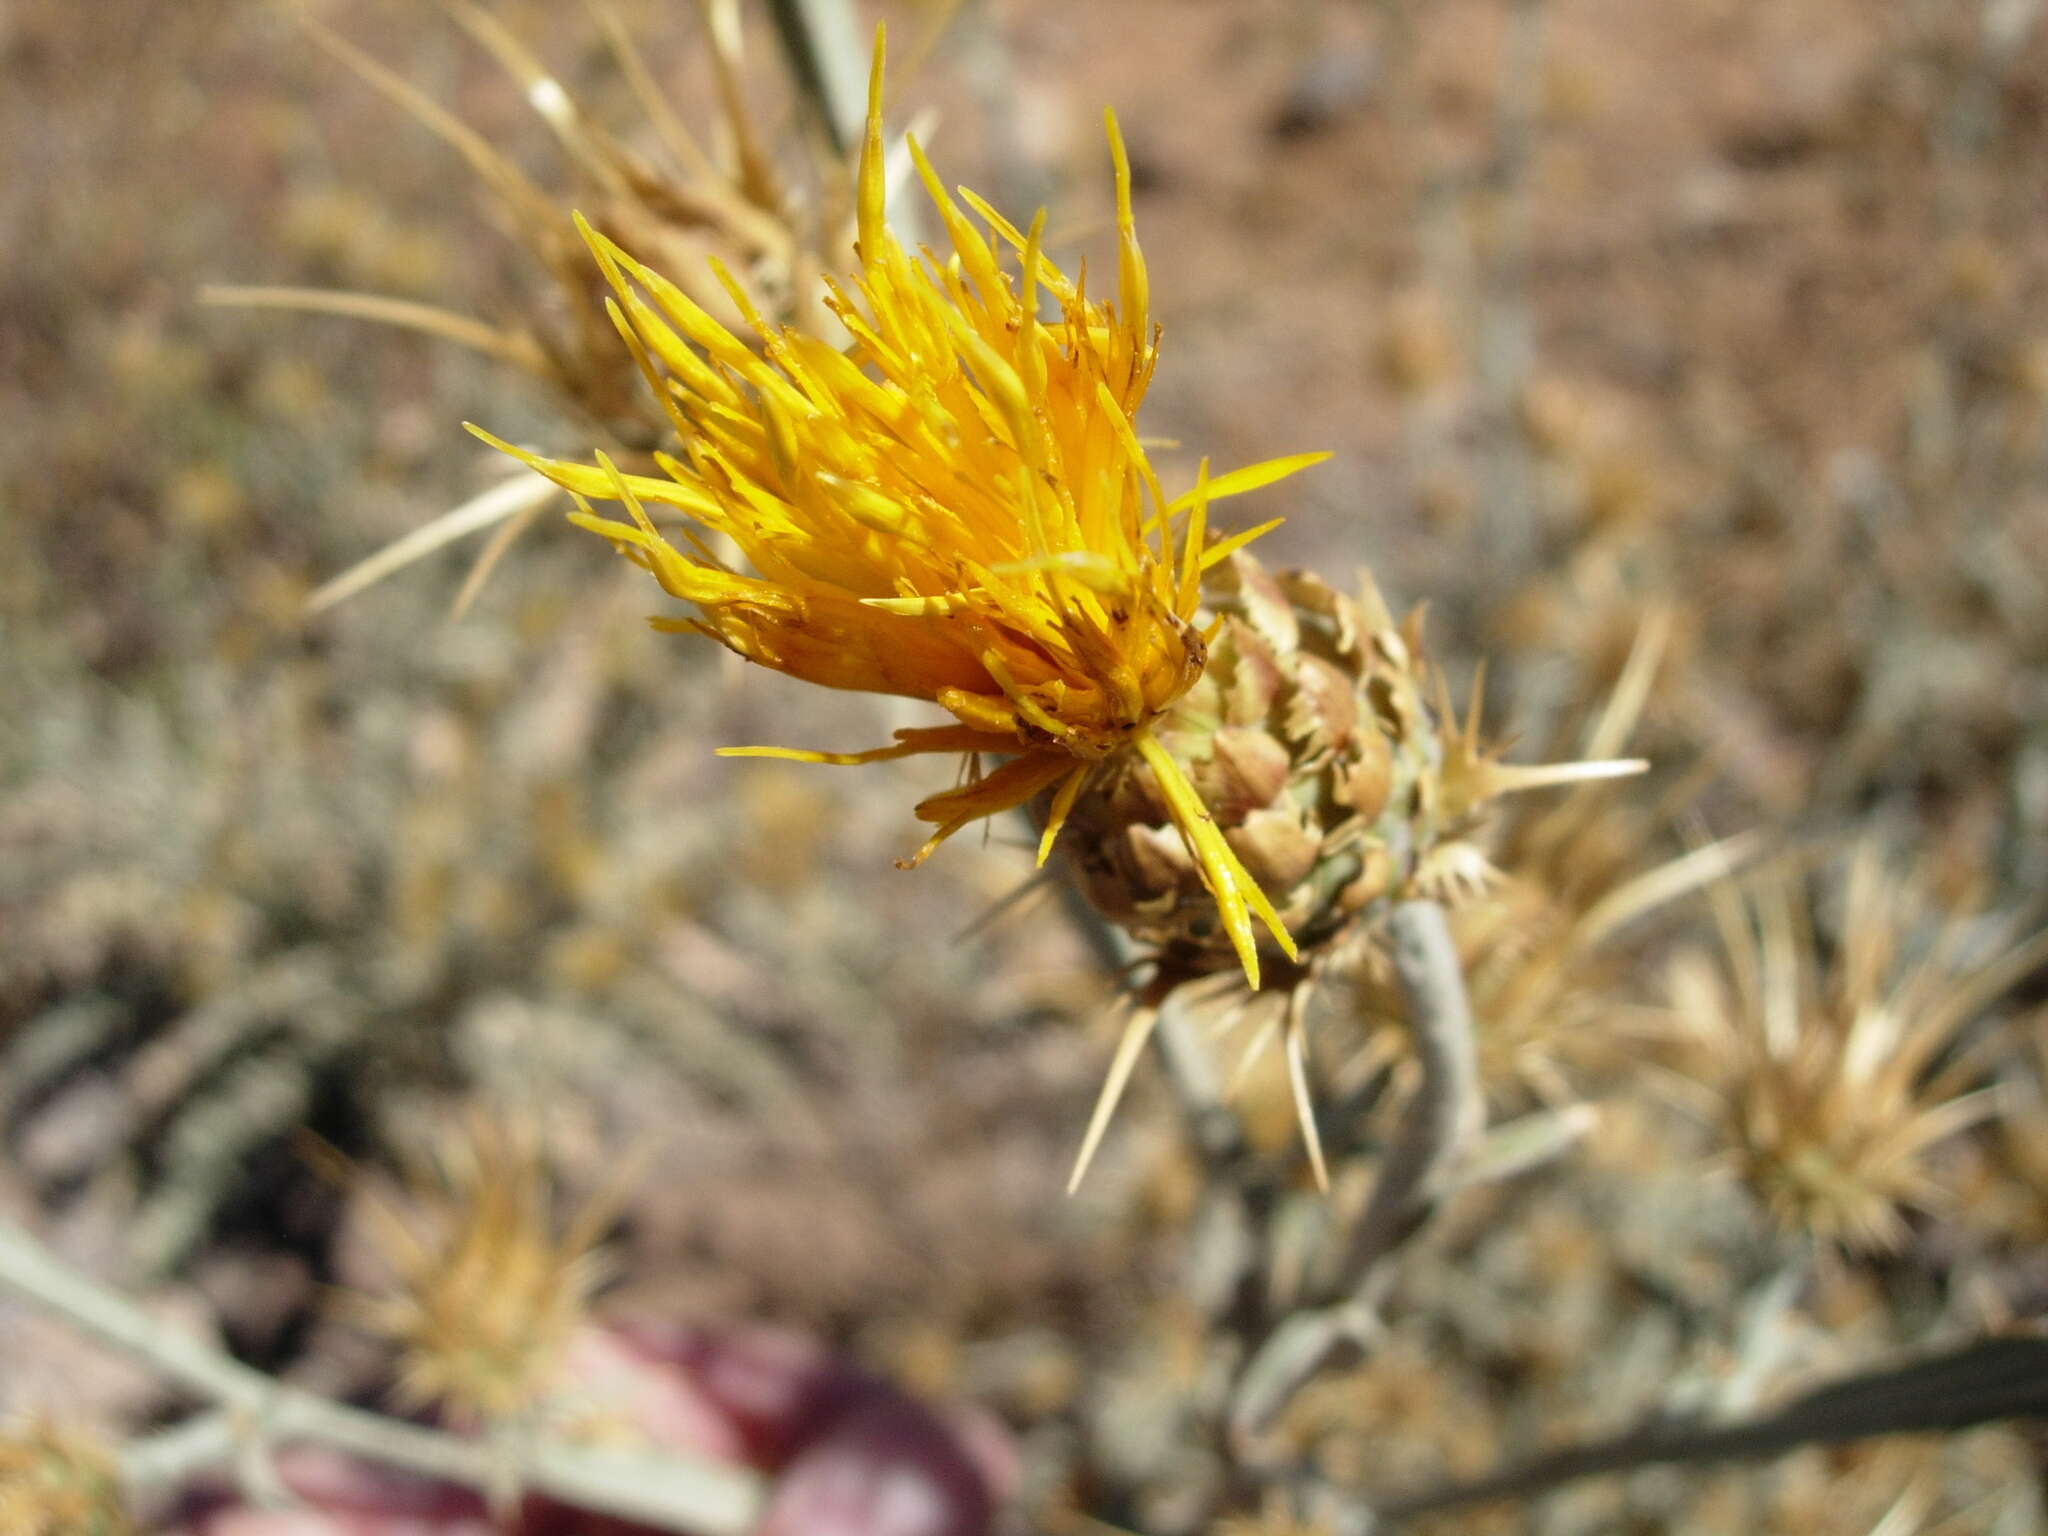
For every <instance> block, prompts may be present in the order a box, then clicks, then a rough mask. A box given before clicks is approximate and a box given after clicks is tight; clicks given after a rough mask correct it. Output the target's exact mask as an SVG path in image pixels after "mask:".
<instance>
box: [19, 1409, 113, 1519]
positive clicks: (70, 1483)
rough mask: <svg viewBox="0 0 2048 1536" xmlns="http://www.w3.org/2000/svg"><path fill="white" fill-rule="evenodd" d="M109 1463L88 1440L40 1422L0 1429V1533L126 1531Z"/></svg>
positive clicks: (111, 1467)
mask: <svg viewBox="0 0 2048 1536" xmlns="http://www.w3.org/2000/svg"><path fill="white" fill-rule="evenodd" d="M134 1529H135V1526H134V1524H133V1523H132V1522H131V1521H130V1520H129V1518H128V1515H127V1512H126V1510H125V1509H123V1507H122V1502H121V1489H120V1484H119V1482H118V1480H117V1479H116V1477H115V1475H114V1464H113V1461H112V1459H111V1458H110V1457H108V1456H107V1455H106V1453H105V1452H104V1451H102V1450H101V1449H100V1448H99V1447H98V1446H96V1445H94V1444H93V1443H91V1442H90V1441H87V1440H84V1439H81V1438H79V1437H76V1436H73V1435H67V1434H63V1433H61V1432H59V1431H58V1430H55V1429H53V1428H51V1427H50V1426H49V1425H47V1424H44V1423H42V1422H40V1421H31V1422H30V1423H27V1424H24V1425H16V1426H14V1427H13V1428H12V1429H8V1430H0V1532H5V1533H6V1536H129V1533H131V1532H132V1531H134Z"/></svg>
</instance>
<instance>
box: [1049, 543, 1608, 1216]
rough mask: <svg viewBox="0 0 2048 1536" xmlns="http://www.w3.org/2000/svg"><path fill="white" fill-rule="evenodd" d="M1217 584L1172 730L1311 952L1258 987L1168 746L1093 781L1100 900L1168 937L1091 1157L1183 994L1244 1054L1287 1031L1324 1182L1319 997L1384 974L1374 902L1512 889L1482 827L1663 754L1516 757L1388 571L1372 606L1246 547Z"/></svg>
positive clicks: (1090, 860) (1087, 807)
mask: <svg viewBox="0 0 2048 1536" xmlns="http://www.w3.org/2000/svg"><path fill="white" fill-rule="evenodd" d="M1204 591H1205V597H1206V600H1207V605H1208V611H1209V613H1210V615H1211V623H1210V626H1209V632H1210V634H1211V641H1210V647H1209V660H1208V666H1207V668H1206V670H1205V671H1204V673H1203V675H1202V677H1201V678H1200V679H1199V681H1197V682H1196V683H1195V684H1194V685H1193V686H1192V687H1190V688H1189V689H1188V690H1187V692H1186V693H1184V694H1183V695H1182V696H1181V697H1180V698H1179V699H1178V700H1176V701H1175V702H1174V704H1173V705H1172V707H1171V708H1169V709H1168V710H1166V711H1165V712H1164V713H1163V714H1162V715H1161V717H1160V719H1159V722H1158V724H1157V726H1156V727H1155V728H1154V735H1155V737H1156V738H1157V740H1158V741H1159V743H1160V744H1161V746H1162V748H1163V749H1164V751H1165V753H1166V755H1167V757H1168V759H1169V760H1170V761H1171V762H1173V763H1175V764H1178V765H1184V769H1185V774H1186V778H1187V781H1188V782H1189V783H1190V784H1191V785H1192V787H1193V790H1194V792H1195V793H1196V794H1197V795H1198V796H1199V797H1200V799H1201V801H1202V803H1203V805H1204V806H1205V807H1206V810H1207V813H1208V814H1209V815H1210V816H1211V817H1212V818H1213V824H1214V827H1215V828H1216V830H1217V831H1218V832H1219V833H1220V835H1221V841H1222V842H1223V844H1224V846H1225V847H1226V848H1228V849H1229V850H1230V851H1231V852H1232V853H1233V854H1234V855H1235V856H1236V857H1237V858H1238V859H1239V860H1240V862H1241V863H1242V865H1243V867H1244V868H1245V869H1246V870H1247V871H1248V872H1249V874H1250V875H1251V877H1252V878H1253V879H1254V880H1256V881H1257V882H1258V883H1259V885H1260V886H1261V887H1262V888H1263V889H1264V890H1265V891H1266V892H1267V894H1268V895H1269V897H1270V898H1271V900H1272V903H1273V905H1274V907H1275V908H1276V909H1277V911H1278V912H1279V915H1280V917H1281V919H1282V921H1283V922H1284V924H1285V925H1286V927H1287V929H1288V930H1289V931H1291V932H1292V933H1293V934H1294V935H1295V936H1296V937H1297V939H1298V940H1299V941H1300V944H1299V953H1298V954H1288V955H1286V956H1284V957H1283V956H1268V957H1267V960H1268V962H1269V968H1272V967H1276V966H1277V967H1279V969H1277V970H1276V971H1275V979H1276V981H1277V982H1278V985H1275V986H1272V987H1269V988H1267V990H1266V991H1265V992H1264V993H1260V994H1257V995H1252V994H1248V993H1247V992H1245V991H1244V989H1243V988H1242V987H1241V986H1240V985H1239V984H1238V983H1237V980H1236V977H1235V974H1234V973H1233V971H1232V970H1231V969H1230V962H1231V954H1232V949H1231V943H1230V941H1231V938H1232V936H1231V935H1230V934H1228V933H1227V931H1226V930H1224V928H1223V927H1222V925H1221V924H1220V923H1219V922H1218V919H1217V913H1216V908H1215V904H1214V903H1213V902H1212V901H1211V900H1209V897H1208V876H1207V873H1206V871H1205V870H1204V869H1203V867H1202V865H1201V863H1200V862H1199V861H1198V859H1197V858H1196V857H1195V856H1194V853H1193V851H1192V850H1191V849H1190V848H1189V847H1188V846H1187V842H1186V840H1185V839H1184V838H1183V836H1182V835H1181V830H1180V826H1179V824H1178V822H1177V820H1176V818H1175V814H1174V795H1175V793H1176V789H1175V787H1174V786H1173V785H1171V784H1169V783H1168V782H1167V781H1166V780H1165V779H1163V778H1162V777H1161V776H1160V775H1158V774H1157V773H1156V771H1155V769H1154V766H1153V763H1152V761H1151V759H1150V758H1140V759H1137V760H1135V761H1134V760H1130V759H1125V760H1122V761H1119V762H1114V763H1110V764H1107V765H1105V766H1104V767H1103V768H1102V769H1101V770H1100V771H1099V772H1097V773H1096V774H1095V775H1093V776H1092V777H1091V779H1090V781H1089V783H1088V785H1087V788H1086V789H1085V791H1084V792H1083V793H1082V794H1081V795H1080V796H1079V798H1078V799H1077V800H1076V801H1075V802H1074V804H1073V805H1072V807H1071V812H1070V821H1069V825H1070V826H1071V827H1072V828H1073V829H1074V832H1075V833H1076V834H1077V835H1075V836H1074V837H1073V838H1072V847H1073V851H1074V857H1075V860H1076V863H1077V864H1078V866H1079V869H1080V873H1081V877H1082V880H1083V883H1084V887H1085V889H1086V890H1087V892H1088V894H1089V897H1090V899H1091V900H1092V901H1093V902H1094V904H1095V905H1096V907H1097V908H1098V909H1099V910H1100V911H1101V912H1102V913H1103V914H1104V915H1105V916H1106V917H1108V918H1110V919H1111V920H1112V921H1114V922H1116V923H1118V924H1119V925H1121V926H1123V927H1124V928H1126V929H1128V930H1129V931H1130V932H1131V933H1132V934H1133V935H1134V936H1135V937H1137V938H1138V939H1140V940H1141V941H1143V942H1145V943H1146V944H1148V945H1149V946H1151V949H1152V951H1153V958H1154V960H1155V962H1156V968H1157V975H1156V979H1155V981H1154V982H1153V984H1152V986H1151V987H1150V988H1149V989H1148V993H1147V999H1146V1002H1145V1004H1144V1005H1143V1006H1140V1007H1139V1008H1138V1009H1137V1010H1136V1011H1135V1012H1134V1013H1133V1015H1132V1017H1131V1020H1130V1022H1129V1025H1128V1026H1127V1029H1126V1033H1125V1036H1124V1040H1123V1043H1122V1045H1121V1047H1120V1048H1119V1050H1118V1053H1117V1057H1116V1061H1115V1065H1114V1066H1113V1068H1112V1070H1111V1073H1110V1078H1109V1082H1108V1085H1107V1087H1106V1088H1105V1090H1104V1094H1103V1098H1102V1100H1101V1102H1100V1103H1099V1105H1098V1107H1097V1112H1096V1118H1095V1122H1094V1125H1093V1126H1092V1127H1091V1130H1090V1133H1089V1136H1088V1139H1087V1141H1086V1143H1085V1145H1084V1150H1083V1154H1082V1161H1083V1163H1084V1164H1085V1162H1086V1160H1087V1158H1088V1156H1089V1154H1090V1153H1091V1152H1092V1151H1093V1149H1094V1146H1095V1143H1096V1139H1097V1138H1098V1137H1099V1136H1100V1134H1101V1131H1102V1129H1103V1127H1104V1125H1105V1124H1106V1123H1107V1120H1108V1117H1109V1114H1110V1112H1111V1110H1112V1108H1113V1106H1114V1103H1115V1100H1116V1097H1117V1095H1118V1094H1119V1093H1120V1092H1121V1090H1122V1088H1123V1085H1124V1082H1125V1080H1126V1079H1127V1077H1128V1075H1129V1072H1130V1069H1131V1067H1132V1066H1133V1064H1134V1063H1135V1061H1136V1058H1137V1055H1138V1053H1139V1050H1140V1048H1141V1047H1142V1045H1143V1042H1144V1040H1145V1039H1146V1037H1147V1035H1148V1034H1149V1032H1150V1030H1151V1028H1152V1027H1153V1024H1154V1022H1155V1021H1156V1018H1157V1007H1156V1006H1154V1005H1156V1004H1158V1003H1161V1002H1163V1001H1164V1000H1165V999H1166V998H1167V997H1168V996H1170V995H1173V994H1175V993H1176V992H1180V994H1181V995H1180V996H1179V998H1178V1001H1179V1002H1180V1003H1181V1004H1182V1005H1184V1006H1193V1007H1198V1009H1199V1011H1200V1012H1202V1013H1204V1014H1206V1015H1209V1016H1210V1018H1211V1020H1212V1022H1214V1023H1215V1024H1216V1025H1217V1026H1219V1027H1231V1026H1235V1027H1236V1028H1237V1029H1238V1031H1239V1033H1241V1034H1243V1035H1244V1036H1246V1038H1247V1044H1246V1047H1245V1055H1244V1065H1249V1064H1250V1062H1251V1061H1252V1060H1254V1059H1255V1058H1256V1057H1257V1055H1258V1054H1259V1053H1260V1052H1262V1051H1263V1050H1265V1049H1266V1048H1267V1047H1268V1046H1270V1045H1271V1044H1273V1043H1274V1042H1276V1041H1277V1042H1278V1043H1280V1044H1281V1046H1282V1047H1283V1048H1284V1050H1285V1052H1286V1056H1287V1064H1288V1069H1289V1071H1288V1077H1289V1082H1290V1084H1291V1091H1292V1094H1293V1097H1294V1099H1295V1108H1296V1112H1297V1115H1298V1117H1299V1119H1300V1122H1301V1127H1302V1131H1303V1134H1304V1137H1305V1139H1306V1141H1307V1144H1308V1147H1309V1151H1310V1154H1311V1162H1312V1164H1313V1167H1314V1171H1315V1173H1316V1175H1317V1178H1318V1179H1319V1180H1321V1179H1323V1177H1324V1173H1325V1170H1324V1168H1323V1165H1322V1159H1321V1154H1320V1149H1319V1146H1318V1143H1317V1138H1316V1134H1315V1126H1314V1120H1313V1117H1312V1116H1311V1115H1310V1113H1309V1103H1308V1091H1307V1086H1306V1082H1307V1042H1306V1028H1307V1020H1308V1016H1309V1012H1310V1003H1311V1000H1312V998H1313V997H1314V996H1315V994H1316V993H1317V991H1318V990H1319V989H1320V988H1321V987H1322V985H1323V984H1324V983H1325V982H1328V981H1332V980H1335V979H1337V978H1342V979H1343V980H1345V981H1346V982H1347V984H1349V983H1355V982H1356V981H1357V980H1358V979H1359V975H1358V973H1360V972H1361V971H1365V970H1370V969H1372V967H1373V962H1374V959H1375V957H1376V955H1377V949H1378V944H1379V939H1378V936H1377V931H1376V926H1375V924H1374V923H1373V922H1372V920H1371V918H1372V914H1373V913H1375V912H1376V911H1378V910H1380V909H1382V908H1383V907H1384V905H1385V902H1386V900H1387V899H1388V898H1406V897H1416V896H1420V897H1428V898H1432V899H1436V900H1441V901H1444V902H1446V903H1447V904H1449V905H1451V906H1452V907H1453V908H1454V909H1455V908H1457V907H1458V906H1460V905H1461V904H1464V903H1467V902H1470V901H1472V900H1474V899H1476V898H1477V897H1478V896H1479V895H1481V894H1482V893H1484V892H1485V891H1487V890H1488V889H1489V888H1490V887H1491V886H1493V884H1494V883H1495V882H1496V881H1497V878H1498V876H1497V872H1496V871H1495V870H1494V868H1493V866H1492V865H1491V864H1490V863H1489V862H1488V859H1487V856H1486V854H1485V852H1484V849H1483V845H1482V841H1481V839H1482V837H1483V834H1484V831H1485V828H1486V824H1487V821H1488V818H1489V815H1490V812H1491V809H1492V807H1493V806H1494V803H1495V802H1496V801H1497V800H1498V799H1499V798H1500V797H1501V796H1502V795H1505V794H1508V793H1510V792H1513V791H1516V790H1523V789H1533V788H1537V787H1540V786H1543V785H1551V784H1562V783H1571V782H1575V781H1578V780H1582V779H1592V778H1605V777H1612V776H1614V775H1616V774H1624V773H1633V772H1636V771H1638V770H1639V769H1640V768H1641V767H1642V766H1643V765H1642V764H1641V763H1640V762H1636V761H1633V760H1604V761H1589V762H1571V763H1559V764H1545V765H1538V766H1517V765H1511V764H1507V763H1503V762H1501V761H1500V760H1499V758H1498V755H1497V753H1496V752H1495V751H1494V750H1492V749H1490V748H1488V747H1487V746H1486V745H1485V743H1484V741H1483V737H1482V731H1481V727H1480V722H1479V714H1478V707H1477V691H1476V689H1475V702H1474V704H1473V706H1472V708H1471V709H1470V710H1468V711H1467V713H1466V714H1465V716H1464V717H1463V718H1462V719H1461V718H1459V717H1458V715H1457V714H1455V713H1454V712H1453V711H1452V709H1451V708H1450V704H1449V699H1448V695H1447V691H1446V689H1445V686H1444V683H1443V680H1442V677H1441V675H1440V674H1439V673H1437V672H1436V671H1435V670H1434V669H1433V668H1432V667H1431V665H1430V664H1429V662H1428V661H1427V659H1426V657H1425V655H1424V653H1423V649H1422V631H1421V619H1420V614H1419V613H1418V614H1414V615H1411V616H1410V617H1409V619H1408V620H1407V621H1406V622H1405V623H1396V622H1395V620H1394V618H1393V616H1392V615H1391V614H1390V613H1389V612H1388V609H1387V606H1386V604H1385V603H1384V602H1383V601H1382V599H1381V597H1380V595H1379V592H1378V590H1377V589H1376V588H1375V587H1374V586H1373V584H1372V581H1371V579H1370V577H1367V578H1366V580H1365V583H1364V586H1363V588H1362V590H1361V591H1360V593H1359V595H1358V596H1357V597H1356V598H1352V597H1347V596H1345V595H1344V594H1343V593H1341V592H1338V591H1337V590H1335V589H1334V588H1332V587H1330V586H1328V585H1326V584H1325V583H1324V582H1322V581H1321V580H1319V579H1318V578H1316V577H1315V576H1312V575H1310V574H1308V573H1306V572H1303V571H1285V572H1278V573H1275V572H1270V571H1268V570H1266V569H1265V567H1264V566H1262V565H1261V564H1259V562H1258V561H1256V560H1255V559H1253V558H1252V556H1250V555H1249V554H1245V553H1236V554H1233V555H1232V556H1231V557H1230V558H1228V559H1226V560H1224V561H1222V562H1220V563H1218V564H1217V565H1216V566H1215V567H1214V568H1213V569H1212V570H1211V571H1210V572H1209V573H1208V578H1207V581H1206V584H1205V589H1204ZM1052 809H1057V807H1049V808H1048V814H1050V811H1051V810H1052ZM1181 989H1186V990H1185V991H1182V990H1181ZM1240 1076H1242V1067H1240Z"/></svg>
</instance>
